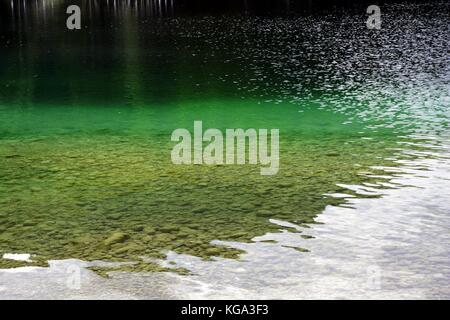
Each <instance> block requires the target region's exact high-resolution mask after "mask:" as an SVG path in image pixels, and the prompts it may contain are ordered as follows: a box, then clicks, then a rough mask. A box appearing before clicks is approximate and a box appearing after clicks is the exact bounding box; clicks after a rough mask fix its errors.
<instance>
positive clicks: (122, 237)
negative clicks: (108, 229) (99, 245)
mask: <svg viewBox="0 0 450 320" xmlns="http://www.w3.org/2000/svg"><path fill="white" fill-rule="evenodd" d="M128 238H129V236H128V235H127V234H126V233H123V232H115V233H113V234H111V235H110V236H109V237H108V238H107V239H106V240H105V241H103V243H104V244H105V245H107V246H110V245H113V244H115V243H121V242H125V241H126V240H127V239H128Z"/></svg>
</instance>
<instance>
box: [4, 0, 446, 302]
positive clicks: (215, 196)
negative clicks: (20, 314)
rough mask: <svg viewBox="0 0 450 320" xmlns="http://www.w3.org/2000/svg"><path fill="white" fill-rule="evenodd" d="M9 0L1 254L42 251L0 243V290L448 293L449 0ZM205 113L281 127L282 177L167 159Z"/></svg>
mask: <svg viewBox="0 0 450 320" xmlns="http://www.w3.org/2000/svg"><path fill="white" fill-rule="evenodd" d="M12 3H13V4H15V6H14V7H11V6H10V3H9V1H6V2H2V7H1V10H2V13H1V16H3V17H4V19H3V20H2V33H1V35H0V47H1V50H0V177H1V181H0V254H2V255H3V254H12V253H15V254H25V253H26V254H31V257H30V259H29V261H17V260H12V259H0V268H4V269H5V270H4V271H1V272H0V297H2V298H10V297H25V298H33V297H37V296H39V297H48V298H54V297H68V298H73V297H99V298H111V297H118V298H127V297H128V298H129V297H132V298H183V297H187V298H222V297H228V298H235V297H242V298H341V297H343V298H352V297H355V296H357V297H368V298H384V297H392V298H403V297H409V298H411V297H412V298H429V297H435V298H449V297H450V289H449V288H448V279H449V276H450V261H449V260H450V258H449V257H450V255H449V253H450V252H449V250H450V248H449V244H450V241H449V231H450V230H449V229H450V220H449V219H450V218H449V215H448V213H449V210H450V205H449V200H450V194H449V191H448V190H450V182H449V181H450V172H449V170H450V160H449V155H450V154H449V149H448V148H449V144H448V141H449V140H448V139H449V136H450V129H449V126H448V125H449V120H450V112H449V107H450V54H449V43H450V23H449V21H450V20H449V14H448V12H450V10H449V9H450V5H449V4H448V3H432V4H415V5H411V4H396V5H385V7H383V8H382V12H383V20H382V21H383V22H382V28H381V30H369V29H367V27H366V24H365V20H366V14H365V8H362V7H361V8H346V9H341V10H334V11H333V10H327V11H323V12H314V13H311V12H304V13H302V14H291V15H270V16H268V15H259V16H258V15H251V14H250V15H240V14H228V15H194V16H193V15H187V14H179V15H177V11H176V10H174V11H171V10H168V9H167V10H166V9H165V8H164V10H163V11H161V13H158V12H159V11H156V13H155V12H153V11H152V12H149V13H148V15H144V14H143V12H144V11H145V10H144V9H145V8H148V7H146V6H145V3H148V1H147V2H146V1H137V3H138V5H137V7H136V2H133V1H132V3H133V4H132V5H129V6H128V5H116V6H114V5H113V4H111V5H104V6H98V5H95V1H93V2H90V4H89V5H85V6H84V7H83V15H82V16H83V17H84V18H83V29H82V30H81V31H68V30H67V29H66V28H65V17H66V15H65V13H64V12H65V7H64V1H49V2H48V3H47V4H45V3H38V5H37V6H36V4H33V5H31V4H28V7H24V4H23V2H22V1H13V2H12ZM152 8H153V9H152V10H154V9H155V8H154V7H152ZM5 10H9V11H5ZM148 10H150V9H148ZM150 14H153V17H150ZM158 15H161V16H163V17H158ZM195 120H201V121H203V126H204V127H205V128H219V129H222V130H224V129H226V128H243V129H248V128H257V129H259V128H266V129H272V128H276V129H279V130H280V170H279V172H278V174H277V175H274V176H261V175H260V174H259V169H260V166H259V165H240V166H237V165H212V166H207V165H195V166H194V165H192V166H189V165H184V166H183V165H181V166H180V165H174V164H172V162H171V159H170V152H171V149H172V148H173V146H174V143H173V142H172V141H171V140H170V137H171V133H172V131H173V130H175V129H177V128H187V129H189V130H190V131H192V130H193V123H194V121H195ZM48 261H51V262H50V268H41V267H47V266H48ZM94 261H97V263H95V262H94ZM98 261H103V262H114V263H123V264H104V263H98ZM93 262H94V263H93ZM73 265H75V266H83V267H89V269H84V268H83V271H82V275H83V277H82V286H81V288H80V289H77V290H73V289H70V288H67V286H66V278H67V272H66V271H67V267H68V266H73ZM36 266H37V267H40V268H36ZM15 267H22V268H19V269H10V268H15ZM92 270H93V271H94V272H92ZM110 271H113V273H110V274H109V275H110V278H102V277H101V276H106V275H107V273H108V272H110ZM146 272H150V273H146ZM49 279H53V280H51V281H50V280H49ZM52 281H53V282H52ZM50 283H52V284H53V285H50ZM37 284H39V285H38V287H39V288H41V289H40V291H38V292H36V291H32V290H31V291H30V290H29V289H30V286H34V287H36V286H37ZM55 284H56V285H55Z"/></svg>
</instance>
